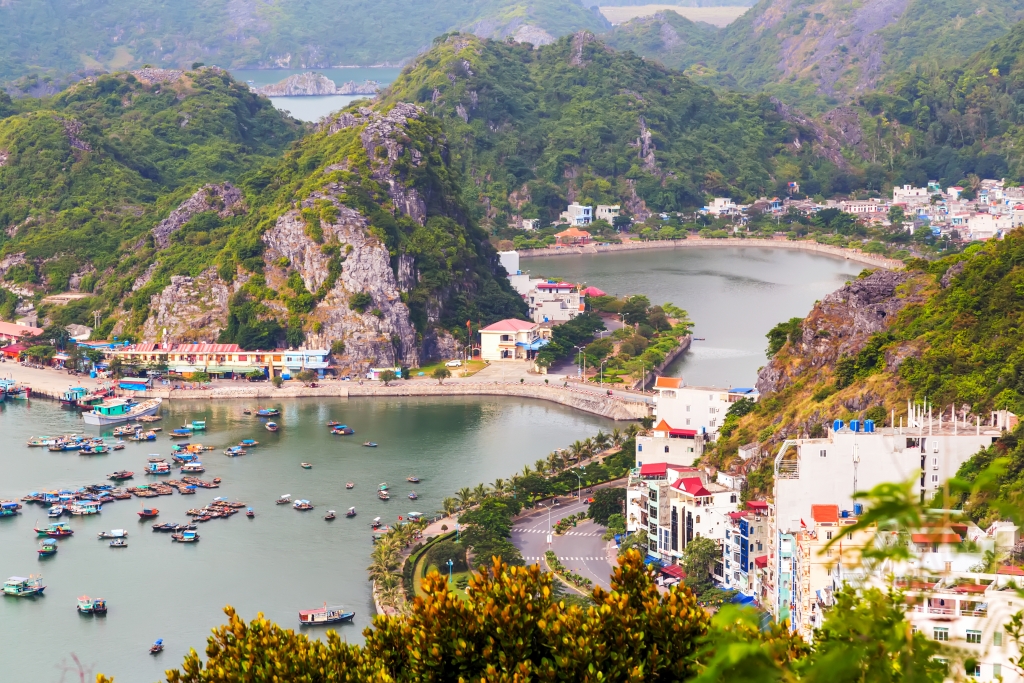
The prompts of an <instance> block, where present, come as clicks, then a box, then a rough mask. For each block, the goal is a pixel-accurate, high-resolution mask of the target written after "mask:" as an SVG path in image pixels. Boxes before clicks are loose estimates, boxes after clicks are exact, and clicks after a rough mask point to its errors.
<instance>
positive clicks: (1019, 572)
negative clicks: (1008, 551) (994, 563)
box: [996, 564, 1024, 576]
mask: <svg viewBox="0 0 1024 683" xmlns="http://www.w3.org/2000/svg"><path fill="white" fill-rule="evenodd" d="M996 574H1008V575H1010V576H1024V569H1022V568H1021V567H1014V566H1013V565H1012V564H1004V565H1003V566H1002V567H1000V568H999V569H998V570H996Z"/></svg>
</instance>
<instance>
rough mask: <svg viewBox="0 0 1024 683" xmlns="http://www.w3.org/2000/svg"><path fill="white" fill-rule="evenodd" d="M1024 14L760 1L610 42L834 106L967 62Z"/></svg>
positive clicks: (662, 22)
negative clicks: (910, 74) (907, 76)
mask: <svg viewBox="0 0 1024 683" xmlns="http://www.w3.org/2000/svg"><path fill="white" fill-rule="evenodd" d="M1022 19H1024V4H1022V3H1021V2H1020V1H1019V0H988V1H986V2H985V3H983V4H978V3H976V2H972V1H969V0H909V1H908V2H902V3H896V4H892V3H882V2H864V3H850V2H847V1H845V0H810V1H809V2H808V1H806V0H761V2H759V3H758V4H757V5H755V6H754V7H753V8H752V9H751V10H750V11H748V12H746V13H745V14H744V15H743V16H741V17H740V18H739V19H737V20H736V21H734V22H733V23H732V24H730V25H729V26H727V27H725V28H724V29H715V28H714V27H711V26H708V25H703V24H702V25H693V24H692V23H691V22H686V21H685V20H680V19H679V18H676V17H673V16H672V13H669V12H666V13H663V14H662V15H659V16H657V17H653V18H652V17H648V18H642V19H637V20H634V21H632V22H629V23H627V24H624V25H623V26H620V27H617V28H616V29H615V30H614V31H612V32H611V33H610V34H609V36H608V39H607V40H608V44H609V45H611V46H613V47H616V48H620V49H633V50H637V51H638V54H640V55H642V56H645V57H650V58H652V59H657V60H659V61H661V62H662V63H663V64H666V65H668V66H673V67H677V68H682V69H689V68H692V67H694V65H698V64H699V65H700V67H699V68H697V73H705V72H706V73H707V75H708V76H709V79H710V80H712V81H713V82H715V83H716V84H718V85H723V86H739V87H741V88H744V89H748V90H755V91H759V90H764V89H767V90H769V91H771V92H772V93H774V94H777V95H780V96H783V97H784V98H785V99H787V100H788V101H792V102H799V103H802V104H804V105H812V104H813V105H815V106H817V107H821V108H826V107H828V106H834V105H835V104H841V103H846V102H849V101H850V100H851V99H852V98H854V97H856V96H857V95H858V94H859V93H863V92H866V91H870V90H873V89H875V88H877V87H878V86H880V85H884V84H887V83H888V82H890V80H891V79H893V78H894V77H897V76H899V75H900V74H902V73H903V72H904V71H905V70H906V69H908V68H910V67H911V66H912V65H919V66H927V67H928V68H931V69H933V70H934V69H941V68H944V67H947V66H951V65H954V64H957V63H959V62H960V61H961V60H964V59H966V58H967V57H968V56H970V55H971V54H973V53H975V52H976V51H978V50H980V49H982V48H983V47H984V46H985V45H987V44H988V43H989V42H990V41H992V40H994V39H996V38H998V37H1000V36H1002V35H1003V34H1005V33H1006V32H1007V31H1009V30H1010V28H1011V27H1012V26H1013V25H1014V24H1016V23H1017V22H1018V21H1020V20H1022Z"/></svg>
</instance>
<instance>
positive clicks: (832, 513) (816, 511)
mask: <svg viewBox="0 0 1024 683" xmlns="http://www.w3.org/2000/svg"><path fill="white" fill-rule="evenodd" d="M811 518H812V519H814V521H815V522H832V523H833V524H835V523H838V522H839V506H838V505H812V506H811Z"/></svg>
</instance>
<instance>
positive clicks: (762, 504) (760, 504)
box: [747, 500, 768, 510]
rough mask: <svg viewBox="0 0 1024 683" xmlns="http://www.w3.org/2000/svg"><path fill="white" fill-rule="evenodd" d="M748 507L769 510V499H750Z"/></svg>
mask: <svg viewBox="0 0 1024 683" xmlns="http://www.w3.org/2000/svg"><path fill="white" fill-rule="evenodd" d="M747 507H748V508H750V509H751V510H767V509H768V501H766V500H748V501H747Z"/></svg>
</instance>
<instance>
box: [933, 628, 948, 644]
mask: <svg viewBox="0 0 1024 683" xmlns="http://www.w3.org/2000/svg"><path fill="white" fill-rule="evenodd" d="M934 635H935V640H941V641H942V642H948V641H949V629H948V628H942V627H938V626H937V627H935V631H934Z"/></svg>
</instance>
